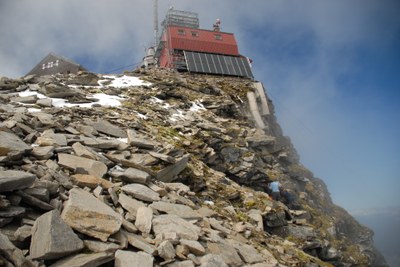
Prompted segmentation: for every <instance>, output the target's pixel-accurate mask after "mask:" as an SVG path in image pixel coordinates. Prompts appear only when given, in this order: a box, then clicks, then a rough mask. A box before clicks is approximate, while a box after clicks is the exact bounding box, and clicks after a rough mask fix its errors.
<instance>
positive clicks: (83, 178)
mask: <svg viewBox="0 0 400 267" xmlns="http://www.w3.org/2000/svg"><path fill="white" fill-rule="evenodd" d="M71 181H72V183H74V184H76V185H77V186H79V187H82V188H83V187H89V188H91V189H95V188H96V187H97V186H101V187H102V188H104V189H109V188H112V187H113V186H114V184H113V183H111V182H109V181H107V180H106V179H103V178H99V177H97V176H94V175H90V174H74V175H71Z"/></svg>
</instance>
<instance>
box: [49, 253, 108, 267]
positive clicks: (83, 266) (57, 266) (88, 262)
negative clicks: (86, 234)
mask: <svg viewBox="0 0 400 267" xmlns="http://www.w3.org/2000/svg"><path fill="white" fill-rule="evenodd" d="M113 258H114V257H113V253H108V252H100V253H93V254H77V255H73V256H69V257H66V258H63V259H62V260H59V261H57V262H56V263H54V264H52V265H50V267H96V266H101V265H102V264H105V263H107V262H110V261H112V260H113Z"/></svg>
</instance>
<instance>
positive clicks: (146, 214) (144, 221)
mask: <svg viewBox="0 0 400 267" xmlns="http://www.w3.org/2000/svg"><path fill="white" fill-rule="evenodd" d="M152 220H153V210H152V209H151V208H149V207H139V208H138V211H137V213H136V221H135V226H136V227H137V229H138V230H139V231H140V232H142V233H146V234H149V233H150V230H151V223H152Z"/></svg>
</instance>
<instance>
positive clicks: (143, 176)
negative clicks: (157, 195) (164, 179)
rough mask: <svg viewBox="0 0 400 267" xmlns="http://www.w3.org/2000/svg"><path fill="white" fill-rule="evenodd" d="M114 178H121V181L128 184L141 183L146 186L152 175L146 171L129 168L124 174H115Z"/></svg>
mask: <svg viewBox="0 0 400 267" xmlns="http://www.w3.org/2000/svg"><path fill="white" fill-rule="evenodd" d="M113 176H114V177H119V178H121V180H123V181H125V182H127V183H139V184H146V183H148V182H149V180H150V177H151V175H150V174H148V173H147V172H145V171H141V170H138V169H135V168H128V169H127V170H125V171H124V172H115V173H113Z"/></svg>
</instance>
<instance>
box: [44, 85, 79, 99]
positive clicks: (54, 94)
mask: <svg viewBox="0 0 400 267" xmlns="http://www.w3.org/2000/svg"><path fill="white" fill-rule="evenodd" d="M39 91H40V92H41V93H42V94H44V95H46V96H47V97H50V98H66V97H72V96H76V95H78V92H76V91H74V90H72V89H71V88H70V87H68V86H63V85H61V84H53V83H50V84H46V85H45V86H43V87H40V90H39Z"/></svg>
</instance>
